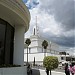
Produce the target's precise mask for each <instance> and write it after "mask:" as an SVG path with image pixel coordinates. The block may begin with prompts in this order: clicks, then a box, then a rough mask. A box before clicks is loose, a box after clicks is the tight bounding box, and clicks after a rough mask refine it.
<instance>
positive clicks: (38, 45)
mask: <svg viewBox="0 0 75 75" xmlns="http://www.w3.org/2000/svg"><path fill="white" fill-rule="evenodd" d="M30 40H31V44H30V45H29V48H30V51H29V50H28V52H29V54H28V60H29V62H32V63H33V61H34V57H35V61H36V63H38V64H43V59H44V49H43V48H42V42H43V40H44V38H41V37H39V36H37V35H32V36H30ZM45 40H46V39H45ZM47 41H48V40H47ZM57 50H59V46H58V45H57V44H55V43H53V42H51V46H50V42H49V41H48V47H47V49H46V52H47V53H46V55H47V56H54V55H55V56H56V55H58V53H59V51H58V52H57ZM26 53H27V49H26V48H25V49H24V61H25V62H26V60H27V54H26ZM40 62H41V63H40Z"/></svg>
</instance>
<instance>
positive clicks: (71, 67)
mask: <svg viewBox="0 0 75 75" xmlns="http://www.w3.org/2000/svg"><path fill="white" fill-rule="evenodd" d="M69 70H70V72H71V75H74V73H73V66H72V64H71V65H70V68H69Z"/></svg>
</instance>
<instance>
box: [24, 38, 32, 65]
mask: <svg viewBox="0 0 75 75" xmlns="http://www.w3.org/2000/svg"><path fill="white" fill-rule="evenodd" d="M25 43H26V44H27V64H28V46H29V45H30V44H31V40H30V39H29V38H27V39H26V41H25Z"/></svg>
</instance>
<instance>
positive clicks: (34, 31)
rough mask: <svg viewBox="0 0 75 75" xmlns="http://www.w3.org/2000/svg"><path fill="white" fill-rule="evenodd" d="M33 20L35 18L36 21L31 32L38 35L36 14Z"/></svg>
mask: <svg viewBox="0 0 75 75" xmlns="http://www.w3.org/2000/svg"><path fill="white" fill-rule="evenodd" d="M35 20H36V23H35V27H34V28H33V34H34V35H38V36H39V28H38V26H37V16H36V19H35Z"/></svg>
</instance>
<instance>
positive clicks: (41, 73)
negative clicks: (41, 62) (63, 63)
mask: <svg viewBox="0 0 75 75" xmlns="http://www.w3.org/2000/svg"><path fill="white" fill-rule="evenodd" d="M33 75H46V72H45V70H42V69H33ZM52 75H65V73H63V72H57V71H52Z"/></svg>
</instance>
